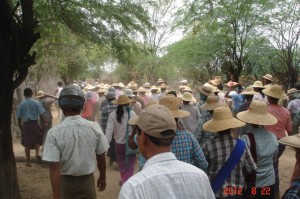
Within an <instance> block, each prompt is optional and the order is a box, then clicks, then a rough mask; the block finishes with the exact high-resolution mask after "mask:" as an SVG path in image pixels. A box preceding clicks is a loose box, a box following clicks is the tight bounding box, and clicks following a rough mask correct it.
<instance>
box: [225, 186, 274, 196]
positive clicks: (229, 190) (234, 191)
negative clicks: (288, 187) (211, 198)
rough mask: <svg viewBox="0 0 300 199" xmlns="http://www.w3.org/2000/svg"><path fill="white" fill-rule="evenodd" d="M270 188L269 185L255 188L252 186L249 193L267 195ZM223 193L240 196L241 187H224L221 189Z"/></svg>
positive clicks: (241, 193)
mask: <svg viewBox="0 0 300 199" xmlns="http://www.w3.org/2000/svg"><path fill="white" fill-rule="evenodd" d="M270 192H271V188H270V187H260V188H256V187H252V188H251V191H250V194H251V195H253V196H256V195H262V196H268V195H270V194H271V193H270ZM223 195H225V196H234V195H238V196H242V195H243V187H231V186H228V187H225V188H224V189H223Z"/></svg>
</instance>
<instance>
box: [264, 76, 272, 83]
mask: <svg viewBox="0 0 300 199" xmlns="http://www.w3.org/2000/svg"><path fill="white" fill-rule="evenodd" d="M262 78H264V79H266V80H269V81H271V82H273V79H270V78H269V77H266V76H262Z"/></svg>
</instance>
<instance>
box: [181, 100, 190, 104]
mask: <svg viewBox="0 0 300 199" xmlns="http://www.w3.org/2000/svg"><path fill="white" fill-rule="evenodd" d="M182 102H183V104H184V105H186V104H189V103H190V102H189V101H184V100H182Z"/></svg>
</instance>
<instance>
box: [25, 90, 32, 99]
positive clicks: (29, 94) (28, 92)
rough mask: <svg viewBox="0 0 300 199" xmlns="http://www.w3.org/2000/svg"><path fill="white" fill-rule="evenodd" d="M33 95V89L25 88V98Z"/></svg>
mask: <svg viewBox="0 0 300 199" xmlns="http://www.w3.org/2000/svg"><path fill="white" fill-rule="evenodd" d="M32 94H33V92H32V89H31V88H25V89H24V96H25V97H31V96H32Z"/></svg>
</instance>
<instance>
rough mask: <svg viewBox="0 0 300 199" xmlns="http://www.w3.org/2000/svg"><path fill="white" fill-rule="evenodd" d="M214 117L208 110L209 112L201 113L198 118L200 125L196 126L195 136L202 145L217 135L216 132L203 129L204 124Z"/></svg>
mask: <svg viewBox="0 0 300 199" xmlns="http://www.w3.org/2000/svg"><path fill="white" fill-rule="evenodd" d="M212 118H213V114H212V113H210V112H207V114H205V115H201V116H200V118H199V120H198V127H197V128H196V131H195V136H196V139H197V140H198V142H199V144H200V146H201V147H203V146H204V144H205V143H206V142H208V141H209V140H211V139H212V138H214V137H215V136H216V133H212V132H207V131H204V129H203V124H204V123H206V122H207V121H208V120H211V119H212Z"/></svg>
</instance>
